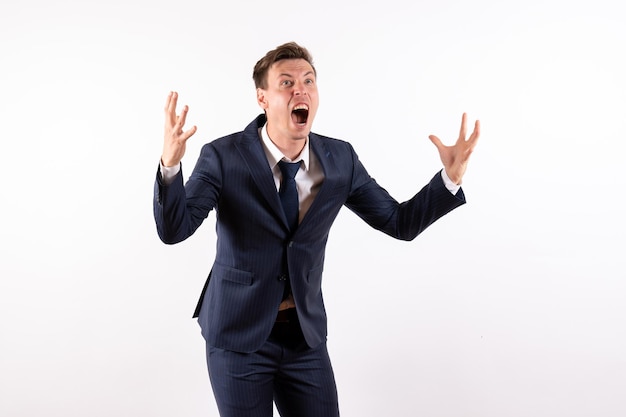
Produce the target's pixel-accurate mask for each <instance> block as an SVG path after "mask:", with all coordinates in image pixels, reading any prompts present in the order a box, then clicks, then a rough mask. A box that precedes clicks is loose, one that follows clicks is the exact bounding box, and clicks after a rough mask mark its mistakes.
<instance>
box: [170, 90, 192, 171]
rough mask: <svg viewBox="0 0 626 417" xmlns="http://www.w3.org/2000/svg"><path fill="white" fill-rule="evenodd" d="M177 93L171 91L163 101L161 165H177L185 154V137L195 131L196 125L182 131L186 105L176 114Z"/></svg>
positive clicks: (187, 137) (187, 109)
mask: <svg viewBox="0 0 626 417" xmlns="http://www.w3.org/2000/svg"><path fill="white" fill-rule="evenodd" d="M177 101H178V93H177V92H175V91H172V92H170V93H169V95H168V96H167V101H166V102H165V137H164V142H163V154H162V155H161V163H162V164H163V166H166V167H172V166H175V165H178V164H179V163H180V161H181V159H183V156H184V155H185V148H186V144H187V139H189V138H190V137H191V136H192V135H193V134H194V133H196V130H197V128H196V126H192V127H191V128H190V129H189V130H187V131H183V127H184V126H185V119H187V112H188V111H189V107H188V106H184V107H183V109H182V111H181V112H180V115H177V114H176V102H177Z"/></svg>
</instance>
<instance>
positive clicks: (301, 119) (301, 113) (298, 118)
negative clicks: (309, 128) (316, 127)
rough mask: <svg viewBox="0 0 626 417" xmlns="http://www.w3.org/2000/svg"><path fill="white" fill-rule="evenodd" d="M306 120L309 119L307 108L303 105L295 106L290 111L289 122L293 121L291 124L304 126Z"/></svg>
mask: <svg viewBox="0 0 626 417" xmlns="http://www.w3.org/2000/svg"><path fill="white" fill-rule="evenodd" d="M308 119H309V107H308V106H306V105H304V104H300V105H298V106H296V107H295V108H294V109H293V110H292V111H291V120H293V122H294V123H296V124H299V125H304V124H306V121H307V120H308Z"/></svg>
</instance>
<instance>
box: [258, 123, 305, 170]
mask: <svg viewBox="0 0 626 417" xmlns="http://www.w3.org/2000/svg"><path fill="white" fill-rule="evenodd" d="M260 134H261V140H262V142H263V145H264V146H263V148H264V150H265V155H266V156H267V161H268V162H269V164H270V167H271V168H272V169H274V167H275V166H276V165H277V164H278V161H280V160H281V159H284V160H286V161H287V162H298V161H302V168H303V169H304V170H305V171H308V170H309V138H308V137H307V138H306V142H305V143H304V148H302V152H300V155H298V156H297V157H296V159H294V160H293V161H292V160H291V159H289V158H287V157H286V156H285V155H283V153H282V152H281V151H280V149H278V147H277V146H276V145H274V142H272V140H271V139H270V137H269V135H268V134H267V123H265V124H264V125H263V127H262V128H261V129H260Z"/></svg>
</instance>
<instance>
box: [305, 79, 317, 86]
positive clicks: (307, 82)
mask: <svg viewBox="0 0 626 417" xmlns="http://www.w3.org/2000/svg"><path fill="white" fill-rule="evenodd" d="M304 82H305V83H306V84H308V85H313V84H315V81H314V80H313V79H312V78H307V79H306V80H304Z"/></svg>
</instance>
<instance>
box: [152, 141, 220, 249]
mask: <svg viewBox="0 0 626 417" xmlns="http://www.w3.org/2000/svg"><path fill="white" fill-rule="evenodd" d="M182 171H183V170H182V168H181V170H180V171H179V172H178V174H176V176H175V177H174V179H173V182H172V183H171V184H169V185H167V184H165V183H164V182H163V178H162V177H161V173H160V170H159V171H157V175H156V180H155V183H154V200H153V209H154V220H155V222H156V227H157V232H158V235H159V238H160V239H161V240H162V241H163V242H164V243H168V244H173V243H178V242H181V241H183V240H185V239H187V238H188V237H189V236H191V235H192V234H193V233H194V232H195V231H196V229H197V228H198V227H199V226H200V225H201V224H202V222H203V221H204V219H206V218H207V216H208V215H209V212H210V211H211V210H212V209H213V208H214V207H215V205H216V204H217V200H218V198H219V190H220V187H221V169H220V163H219V158H218V157H217V155H216V153H215V151H214V149H213V147H212V146H211V144H207V145H205V146H204V147H203V148H202V152H201V153H200V157H199V158H198V162H197V163H196V166H195V168H194V170H193V172H192V174H191V177H190V178H189V181H187V183H186V184H184V185H183V173H182Z"/></svg>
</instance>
